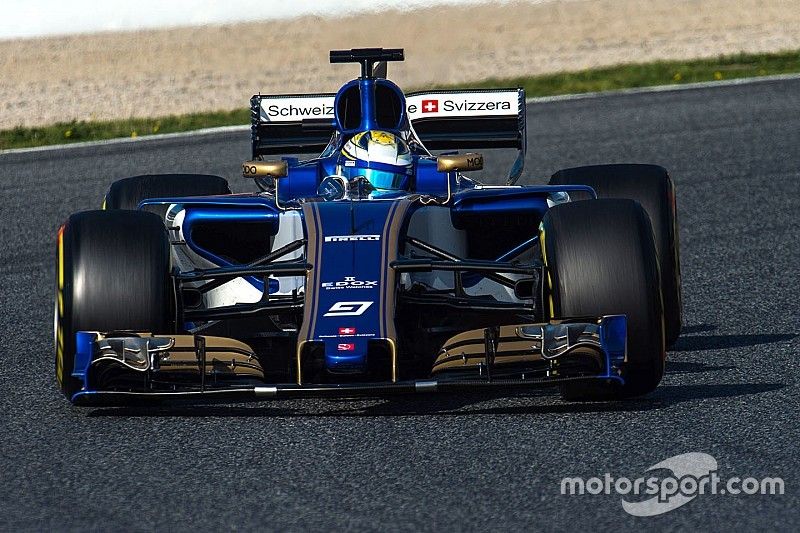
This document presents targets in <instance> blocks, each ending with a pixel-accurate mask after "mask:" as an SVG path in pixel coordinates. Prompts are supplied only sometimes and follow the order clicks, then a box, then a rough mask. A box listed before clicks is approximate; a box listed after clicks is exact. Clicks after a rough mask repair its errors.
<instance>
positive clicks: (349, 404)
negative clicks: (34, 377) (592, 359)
mask: <svg viewBox="0 0 800 533" xmlns="http://www.w3.org/2000/svg"><path fill="white" fill-rule="evenodd" d="M716 329H717V326H716V325H713V324H695V325H691V326H685V327H684V328H683V332H682V336H681V338H680V339H678V342H677V343H676V345H675V347H673V349H672V351H676V352H692V351H700V350H712V349H726V348H739V347H743V346H756V345H759V344H769V343H774V342H781V341H789V340H792V339H794V338H795V337H797V335H791V334H786V335H773V334H764V335H695V334H697V333H706V332H709V331H714V330H716ZM735 368H736V366H734V365H714V364H709V363H706V362H703V361H671V360H667V364H666V373H667V375H676V374H677V375H680V374H700V373H705V372H719V371H724V370H731V369H735ZM709 381H712V382H711V383H710V384H700V385H697V384H693V385H662V386H660V387H659V388H658V389H656V390H655V391H653V392H652V393H650V394H649V395H647V396H644V397H642V398H634V399H630V400H625V401H617V402H584V403H580V402H564V401H561V400H560V399H559V397H558V394H557V393H555V392H554V390H553V389H543V390H541V391H535V392H528V393H519V394H508V393H502V392H500V393H497V392H495V393H486V392H480V393H473V394H431V395H413V396H398V397H395V398H389V399H367V400H363V399H353V400H349V399H337V400H334V399H321V400H313V401H312V400H286V401H277V402H275V403H257V404H256V403H251V404H234V405H231V404H225V405H222V404H211V405H209V404H202V405H198V404H193V403H185V402H184V403H170V404H167V403H160V404H153V403H147V404H142V405H128V406H125V407H107V408H96V409H93V410H91V411H89V413H88V416H90V417H102V416H114V417H178V418H180V417H226V418H227V417H241V418H249V417H255V418H258V417H272V418H277V417H372V416H375V417H402V416H422V415H427V416H431V415H433V416H475V415H548V414H570V413H575V414H579V413H614V412H646V411H653V410H659V409H668V408H669V407H671V406H673V405H676V404H680V403H685V402H692V401H697V400H706V399H714V398H731V397H737V396H750V395H753V394H763V393H767V392H772V391H775V390H778V389H781V388H783V387H785V386H786V385H785V384H783V383H729V384H720V383H718V382H714V381H713V380H709Z"/></svg>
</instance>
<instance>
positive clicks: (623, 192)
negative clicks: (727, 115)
mask: <svg viewBox="0 0 800 533" xmlns="http://www.w3.org/2000/svg"><path fill="white" fill-rule="evenodd" d="M550 184H551V185H569V184H572V185H588V186H590V187H591V188H593V189H594V190H595V192H596V193H597V196H598V198H628V199H631V200H636V201H637V202H639V203H640V204H641V205H642V207H644V210H645V211H646V212H647V214H648V216H649V217H650V223H651V225H652V227H653V237H654V238H655V244H656V251H657V252H658V262H659V268H660V270H661V293H662V297H663V299H664V321H665V326H664V327H665V337H666V343H667V346H668V347H669V346H672V345H673V344H674V343H675V341H676V340H678V336H679V335H680V333H681V324H682V314H683V313H682V311H683V304H682V297H681V265H680V244H679V240H678V218H677V211H676V204H675V186H674V184H673V183H672V179H671V178H670V177H669V173H667V171H666V169H664V168H663V167H660V166H657V165H634V164H619V165H595V166H586V167H576V168H568V169H565V170H559V171H558V172H556V173H555V174H553V176H552V177H551V178H550ZM571 195H572V196H573V197H574V199H581V194H580V193H574V194H571Z"/></svg>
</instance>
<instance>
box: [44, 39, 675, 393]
mask: <svg viewBox="0 0 800 533" xmlns="http://www.w3.org/2000/svg"><path fill="white" fill-rule="evenodd" d="M330 59H331V62H332V63H346V62H354V63H360V65H361V75H360V77H359V78H358V79H356V80H353V81H351V82H349V83H346V84H345V85H344V86H343V87H342V88H341V89H340V90H339V91H338V92H337V93H336V94H314V95H281V96H262V95H257V96H254V97H253V98H252V100H251V109H252V160H251V161H247V162H245V163H244V164H243V167H242V171H243V175H244V176H245V177H249V178H252V180H253V181H254V183H255V185H257V186H258V187H259V189H260V192H257V193H251V194H231V192H230V189H229V187H228V183H227V182H226V181H225V179H223V178H221V177H217V176H208V175H191V174H163V175H144V176H134V177H131V178H127V179H123V180H120V181H117V182H115V183H113V184H112V185H111V187H110V189H109V191H108V193H107V194H106V196H105V200H104V203H103V210H99V211H86V212H81V213H77V214H74V215H72V216H70V217H69V219H68V220H67V221H66V222H65V223H64V225H62V226H61V228H60V229H59V231H58V239H57V243H58V244H57V282H56V285H57V289H56V298H55V344H56V376H57V378H58V382H59V384H60V387H61V390H62V391H63V392H64V394H66V396H67V398H69V399H70V400H71V401H72V402H73V403H76V404H82V405H84V404H101V403H109V402H114V403H117V402H119V401H126V400H129V399H133V398H158V399H164V398H179V399H221V400H250V399H271V398H288V397H310V396H341V397H354V396H376V397H380V396H385V395H390V394H397V393H410V392H423V393H430V392H437V391H438V392H444V391H467V390H486V389H494V390H496V391H500V392H504V391H509V392H511V391H517V390H520V389H526V388H532V387H541V386H557V387H559V388H560V389H561V392H562V394H563V395H564V396H565V397H566V398H569V399H576V400H590V399H602V398H623V397H628V396H633V395H639V394H643V393H646V392H648V391H651V390H653V389H654V388H655V387H656V386H657V385H658V383H659V381H660V380H661V377H662V375H663V371H664V358H665V347H666V346H669V345H670V344H671V343H672V342H674V341H675V340H676V338H677V336H678V334H679V332H680V327H681V289H680V271H679V258H678V253H679V251H678V230H677V224H676V216H675V214H676V211H675V192H674V187H673V184H672V181H671V179H670V177H669V175H668V174H667V172H666V171H665V170H664V169H663V168H661V167H658V166H654V165H631V164H625V165H602V166H591V167H580V168H572V169H568V170H561V171H559V172H557V173H556V174H554V175H553V176H552V178H551V179H550V184H549V185H546V186H545V185H542V186H519V185H515V183H516V182H517V180H518V179H519V178H520V176H521V175H522V166H523V162H524V157H525V148H526V137H525V136H526V125H525V106H526V102H525V95H524V92H523V91H522V89H503V90H454V91H447V90H437V91H432V92H424V93H410V94H404V93H403V92H402V91H401V90H400V88H398V87H397V85H395V84H394V83H392V82H390V81H388V80H387V79H386V62H388V61H401V60H403V51H402V50H401V49H392V50H387V49H354V50H346V51H333V52H331V54H330ZM477 148H483V149H495V148H514V149H516V150H517V158H516V161H515V163H514V164H513V166H512V168H511V171H510V173H509V175H508V177H507V178H506V183H507V184H506V185H504V186H486V185H481V184H480V183H478V182H477V181H475V180H473V179H470V178H468V177H467V176H466V175H465V174H466V173H468V172H470V171H474V170H479V169H481V168H482V167H483V156H482V155H480V154H477V153H459V152H457V151H455V150H460V149H477ZM433 150H435V151H438V155H434V153H433V152H432V151H433ZM308 153H316V154H320V155H318V156H316V157H314V158H312V159H305V160H301V159H299V158H297V157H288V156H284V157H281V158H276V157H275V156H278V155H279V154H308Z"/></svg>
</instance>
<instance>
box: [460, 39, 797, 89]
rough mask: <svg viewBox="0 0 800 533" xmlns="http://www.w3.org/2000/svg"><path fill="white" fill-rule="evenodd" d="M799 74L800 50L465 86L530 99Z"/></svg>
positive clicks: (621, 67)
mask: <svg viewBox="0 0 800 533" xmlns="http://www.w3.org/2000/svg"><path fill="white" fill-rule="evenodd" d="M796 72H800V50H796V51H792V52H782V53H778V54H737V55H732V56H723V57H718V58H716V59H696V60H688V61H656V62H653V63H636V64H629V65H617V66H613V67H608V68H599V69H589V70H583V71H580V72H559V73H556V74H545V75H542V76H533V77H525V78H509V79H502V80H500V79H489V80H485V81H482V82H478V83H471V84H466V85H469V86H471V87H476V88H480V87H501V86H502V87H516V86H519V87H524V88H525V93H526V95H527V96H554V95H559V94H577V93H589V92H601V91H614V90H619V89H631V88H635V87H652V86H654V85H683V84H687V83H696V82H702V81H720V80H730V79H735V78H755V77H759V76H772V75H775V74H789V73H796Z"/></svg>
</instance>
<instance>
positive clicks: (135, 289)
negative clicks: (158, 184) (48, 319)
mask: <svg viewBox="0 0 800 533" xmlns="http://www.w3.org/2000/svg"><path fill="white" fill-rule="evenodd" d="M56 261H57V264H56V297H55V348H56V378H57V379H58V383H59V385H60V387H61V390H62V391H63V392H64V394H65V395H66V396H67V398H71V397H72V395H73V394H74V393H75V392H77V391H78V390H79V388H80V386H81V384H80V383H78V381H77V380H76V379H75V378H73V377H72V371H73V365H74V360H75V333H77V332H78V331H114V330H132V331H149V332H153V333H171V332H174V330H175V316H174V315H175V305H174V300H175V291H174V286H173V282H172V278H171V276H170V244H169V240H168V238H167V232H166V229H165V228H164V223H163V222H162V221H161V219H160V218H159V217H158V216H156V215H154V214H152V213H146V212H142V211H85V212H83V213H76V214H74V215H72V216H70V217H69V219H68V220H67V222H66V223H65V224H64V225H63V226H62V227H61V228H60V229H59V232H58V240H57V252H56Z"/></svg>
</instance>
